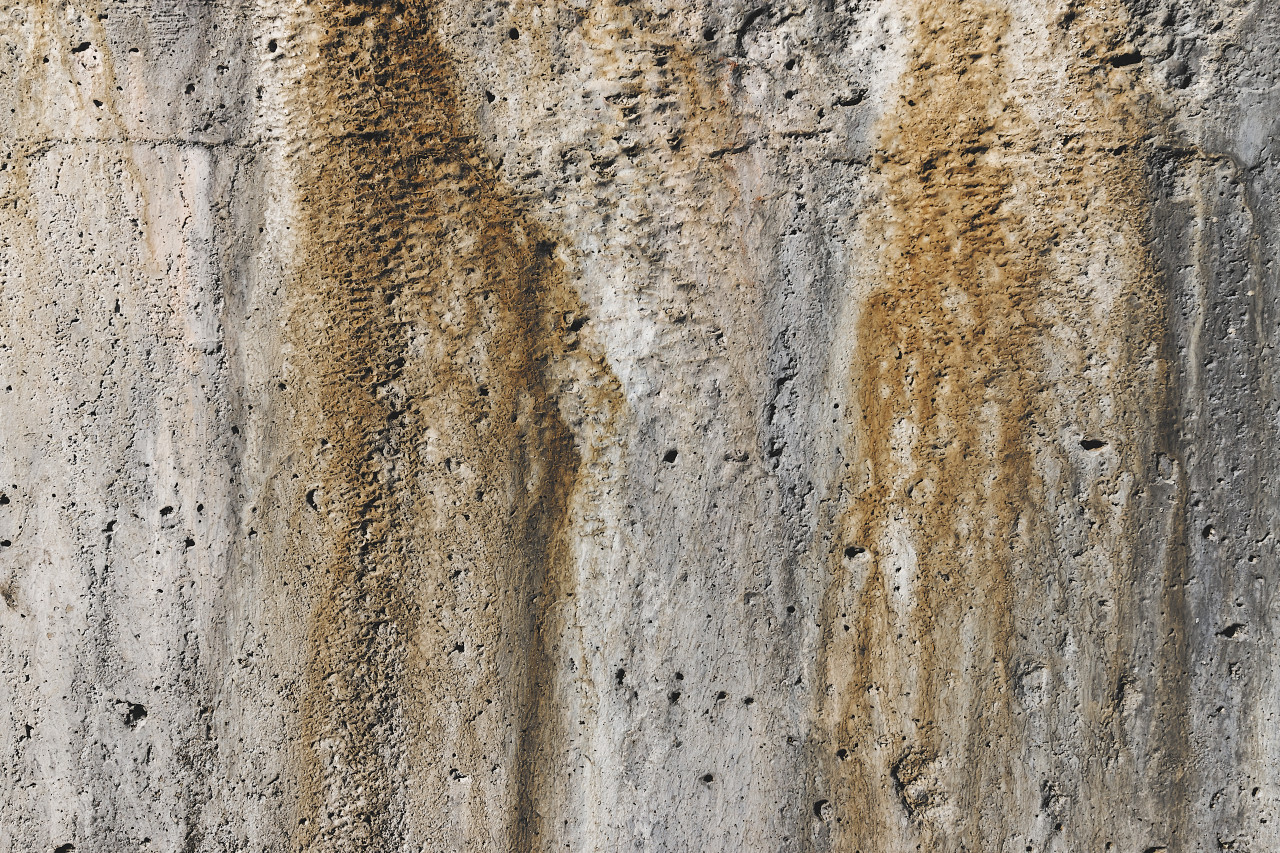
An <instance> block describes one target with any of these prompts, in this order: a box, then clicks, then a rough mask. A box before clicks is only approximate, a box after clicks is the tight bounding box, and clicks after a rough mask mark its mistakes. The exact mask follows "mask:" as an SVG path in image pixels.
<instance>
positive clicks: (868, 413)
mask: <svg viewBox="0 0 1280 853" xmlns="http://www.w3.org/2000/svg"><path fill="white" fill-rule="evenodd" d="M917 20H918V26H917V30H916V34H915V39H914V44H915V45H916V48H915V51H914V54H913V55H912V56H911V58H910V61H909V63H908V66H907V69H906V71H905V73H904V77H903V79H902V82H901V84H900V89H899V94H898V101H897V103H896V104H895V106H894V107H893V108H892V109H891V110H890V111H889V112H888V114H887V115H886V116H885V118H884V119H883V120H882V124H881V126H880V148H881V153H880V154H879V156H878V158H877V160H876V162H875V167H876V169H877V172H878V177H879V179H880V181H881V188H882V189H881V201H882V205H883V208H882V210H883V212H882V214H881V216H880V217H879V220H878V223H877V225H876V226H875V227H878V228H879V229H881V233H882V234H883V243H882V245H881V246H880V247H879V249H878V255H877V257H876V264H877V267H878V270H877V281H878V284H877V285H876V286H875V288H874V289H873V291H872V293H871V294H870V296H869V298H868V299H867V301H866V302H865V305H864V308H863V312H862V314H861V316H860V318H859V320H858V326H857V332H856V338H855V339H856V341H857V347H858V355H857V358H856V361H855V366H854V369H855V374H854V391H853V396H854V399H855V401H856V403H857V407H858V409H859V412H860V415H861V420H860V422H859V424H858V426H857V433H858V436H857V437H856V438H855V441H856V442H857V444H858V447H857V450H858V454H857V456H858V458H859V459H860V465H859V466H858V470H857V471H856V473H855V474H854V475H853V476H852V478H851V480H852V483H851V485H850V486H849V487H848V492H849V493H851V494H854V495H856V496H855V497H853V498H852V499H851V502H850V505H849V507H848V511H847V515H846V517H845V519H844V521H843V522H842V531H843V533H842V535H843V537H844V541H843V542H842V543H841V550H842V552H843V553H842V554H839V555H837V557H836V558H835V561H836V563H837V569H836V571H835V579H834V582H833V584H832V587H831V589H832V592H830V593H829V594H828V597H827V601H826V605H825V607H826V615H825V624H826V625H827V630H828V643H827V648H826V649H825V650H824V655H825V663H824V666H825V668H826V671H827V673H828V678H829V679H830V680H831V683H832V689H833V691H834V693H833V694H832V695H833V696H834V699H833V700H832V701H830V702H828V705H827V707H828V711H827V713H828V719H829V720H831V723H830V724H831V725H832V727H833V729H832V735H833V739H834V744H833V747H832V749H833V751H834V749H835V748H836V747H840V748H841V750H842V751H841V752H840V753H839V759H840V760H839V762H838V763H835V764H833V765H832V766H833V768H834V769H833V771H832V776H833V778H834V782H833V784H834V786H835V790H834V791H833V793H834V794H835V795H836V796H835V797H833V801H834V802H836V803H838V804H839V808H840V811H841V812H842V813H843V815H842V818H841V826H842V828H841V829H840V830H839V831H840V832H841V833H842V837H844V838H845V839H847V840H848V841H849V843H850V844H861V843H865V844H871V845H873V846H874V844H875V843H876V842H877V839H884V838H886V837H895V836H896V834H897V832H898V831H899V830H898V827H900V826H901V825H902V824H901V821H902V819H903V818H908V819H911V820H912V823H913V825H914V826H917V827H919V828H920V829H921V831H923V832H925V833H926V836H925V837H926V838H927V837H931V836H929V835H927V833H933V832H942V833H943V834H944V835H949V834H951V833H953V832H954V833H956V834H955V835H953V836H952V837H954V838H955V839H959V840H965V839H967V842H968V843H975V844H978V845H979V846H981V842H982V839H983V837H984V836H983V834H982V832H981V831H980V830H979V829H978V827H979V825H980V822H981V821H982V820H985V819H986V818H979V814H980V812H981V809H982V800H983V798H984V797H985V796H986V795H988V794H989V795H992V796H998V793H996V792H999V791H1001V790H1008V787H1007V784H1008V774H1009V766H1010V762H1011V761H1012V760H1013V758H1012V757H1011V756H1012V755H1013V754H1014V752H1016V749H1017V747H1018V745H1017V743H1016V742H1015V741H1016V731H1017V729H1016V723H1015V721H1014V720H1013V719H1012V714H1011V710H1010V707H1009V697H1008V694H1009V689H1008V686H1009V679H1010V677H1011V675H1012V673H1011V672H1010V669H1011V667H1012V666H1013V665H1014V663H1015V661H1014V657H1015V651H1016V650H1015V643H1016V641H1015V637H1014V627H1013V626H1014V618H1015V616H1014V613H1013V610H1014V607H1015V605H1016V602H1017V600H1018V595H1019V591H1018V589H1016V588H1015V585H1016V584H1019V583H1022V582H1023V581H1024V580H1025V577H1024V576H1023V575H1020V572H1025V571H1026V570H1027V568H1026V565H1033V564H1034V560H1030V561H1029V560H1028V557H1029V556H1031V555H1032V554H1033V552H1034V548H1035V546H1036V543H1037V542H1038V541H1045V540H1044V538H1043V537H1044V534H1045V530H1046V527H1045V526H1046V524H1047V523H1048V522H1047V520H1046V518H1045V509H1044V507H1045V506H1046V501H1047V499H1048V498H1047V496H1046V494H1045V493H1044V485H1043V484H1042V483H1041V481H1040V473H1039V470H1038V469H1037V467H1036V457H1035V455H1034V453H1035V451H1034V447H1035V437H1034V433H1035V432H1036V430H1037V428H1038V427H1037V425H1038V424H1040V423H1043V422H1044V420H1045V418H1046V417H1048V415H1047V414H1046V412H1044V411H1042V409H1041V404H1040V400H1039V397H1038V395H1039V394H1040V392H1042V391H1043V389H1044V388H1045V387H1046V385H1047V384H1048V382H1049V381H1050V380H1049V378H1048V376H1049V365H1048V363H1047V360H1046V354H1047V352H1048V350H1049V348H1050V347H1049V346H1048V345H1047V344H1046V343H1045V340H1044V336H1045V331H1044V330H1045V328H1046V327H1047V326H1048V325H1051V324H1052V323H1054V322H1055V318H1057V317H1060V316H1061V315H1062V314H1063V313H1064V312H1067V313H1069V312H1070V311H1071V310H1075V309H1074V308H1073V307H1072V306H1071V305H1066V304H1064V303H1066V302H1069V301H1070V300H1069V299H1067V298H1065V297H1063V296H1062V294H1063V293H1064V292H1069V291H1070V290H1071V282H1070V281H1063V280H1061V276H1062V271H1061V268H1060V265H1059V263H1058V262H1059V261H1060V258H1059V256H1058V251H1059V250H1058V246H1059V243H1060V241H1061V240H1062V239H1063V238H1064V236H1065V235H1068V234H1072V233H1073V232H1075V231H1076V230H1078V229H1079V228H1080V227H1089V226H1082V223H1085V222H1087V221H1088V220H1089V218H1090V217H1094V218H1096V219H1105V220H1107V221H1109V222H1111V223H1113V224H1114V223H1121V224H1119V225H1113V227H1115V228H1116V229H1117V230H1124V229H1125V228H1128V229H1130V230H1133V229H1140V228H1141V227H1142V225H1141V222H1142V221H1143V215H1144V210H1143V207H1142V204H1143V202H1142V199H1143V198H1145V197H1146V188H1145V186H1144V184H1143V180H1142V178H1141V170H1140V167H1139V165H1138V163H1137V162H1136V159H1135V158H1134V157H1133V156H1132V155H1131V154H1126V153H1124V152H1125V146H1126V145H1128V144H1132V143H1133V142H1134V140H1135V139H1136V138H1137V137H1138V136H1139V135H1140V134H1141V133H1143V132H1144V131H1145V125H1144V124H1143V121H1142V120H1141V118H1140V117H1139V116H1138V112H1139V111H1138V110H1136V108H1134V106H1133V104H1132V102H1131V101H1129V100H1127V99H1126V96H1124V95H1122V94H1117V92H1115V91H1109V90H1107V85H1106V83H1105V81H1099V80H1096V79H1093V78H1092V77H1091V76H1090V74H1089V73H1085V72H1082V71H1081V70H1080V69H1079V68H1073V69H1072V71H1071V75H1070V83H1069V86H1071V87H1075V88H1074V91H1073V92H1072V94H1073V96H1075V97H1078V98H1081V99H1082V100H1083V101H1087V102H1088V103H1087V106H1086V107H1083V108H1082V110H1081V112H1082V113H1083V114H1084V115H1083V118H1082V119H1080V120H1081V121H1082V122H1084V124H1085V128H1084V130H1085V133H1084V134H1083V135H1082V136H1080V137H1079V138H1076V139H1074V141H1073V140H1068V142H1067V144H1065V145H1062V144H1060V139H1061V138H1060V137H1058V140H1059V141H1058V142H1055V141H1052V140H1053V139H1054V137H1053V134H1052V132H1051V130H1050V132H1046V128H1044V127H1038V126H1037V123H1036V119H1034V118H1033V117H1031V116H1029V115H1028V114H1027V113H1026V111H1025V110H1024V109H1023V108H1021V107H1020V106H1019V101H1018V96H1017V94H1016V93H1015V92H1014V91H1013V89H1012V87H1011V85H1010V79H1009V74H1008V70H1007V67H1006V66H1007V59H1006V55H1007V54H1008V45H1007V43H1006V40H1007V39H1008V37H1009V32H1010V25H1011V16H1010V15H1009V13H1008V12H1006V11H1005V10H1004V9H1003V8H1001V7H1000V6H999V5H998V4H994V3H983V2H960V0H941V2H924V3H921V4H920V5H919V7H918V9H917ZM1090 20H1093V18H1090ZM1113 29H1114V28H1113ZM1072 38H1077V39H1083V40H1084V41H1085V42H1086V43H1087V42H1088V39H1089V36H1088V35H1087V34H1086V35H1084V36H1078V37H1077V36H1072ZM1061 47H1062V49H1063V50H1066V49H1068V46H1061ZM1069 47H1070V48H1072V49H1079V47H1080V45H1079V44H1071V45H1070V46H1069ZM1089 50H1093V51H1094V52H1095V53H1097V52H1099V51H1097V50H1096V46H1094V47H1091V48H1089ZM1086 52H1087V51H1086ZM1076 129H1077V130H1079V129H1080V128H1076ZM1055 145H1057V146H1058V147H1057V148H1056V149H1055V150H1054V151H1053V154H1052V156H1053V157H1056V158H1057V159H1058V162H1057V163H1052V162H1046V161H1048V160H1049V158H1050V156H1051V155H1050V149H1053V148H1054V146H1055ZM1116 152H1120V153H1119V154H1117V153H1116ZM1091 236H1092V235H1091ZM1135 242H1140V241H1135ZM1129 248H1132V249H1133V256H1134V260H1133V261H1132V264H1131V270H1130V272H1131V280H1130V281H1128V282H1127V283H1126V285H1125V286H1126V287H1127V288H1128V289H1129V294H1130V296H1137V297H1140V301H1141V304H1140V305H1139V307H1137V308H1133V309H1132V314H1131V316H1128V317H1127V318H1126V319H1125V320H1124V321H1123V324H1122V325H1125V324H1127V325H1125V327H1124V328H1120V327H1119V326H1117V327H1115V328H1112V329H1110V330H1108V333H1109V334H1110V335H1114V339H1116V340H1123V341H1126V344H1125V345H1126V346H1128V345H1129V344H1128V342H1129V341H1130V340H1132V339H1134V338H1137V339H1141V340H1143V341H1146V342H1148V343H1149V342H1150V340H1152V339H1155V338H1159V337H1160V333H1159V329H1160V327H1161V324H1162V322H1163V320H1162V312H1163V305H1162V303H1161V301H1160V299H1159V297H1158V296H1157V295H1156V293H1155V287H1154V280H1155V275H1154V272H1153V266H1152V263H1151V261H1150V259H1149V258H1148V257H1147V256H1146V254H1145V250H1144V249H1141V248H1134V246H1133V245H1132V244H1131V245H1130V247H1129ZM1055 277H1057V279H1058V280H1055ZM1125 304H1126V307H1130V306H1129V304H1128V303H1125ZM1077 307H1078V306H1077ZM1141 349H1142V347H1141V346H1138V347H1134V348H1132V349H1131V350H1130V351H1126V352H1125V353H1122V354H1121V355H1119V356H1118V359H1119V362H1120V365H1119V369H1118V370H1117V376H1118V378H1117V380H1116V383H1117V385H1118V386H1120V387H1117V388H1116V389H1115V390H1116V395H1117V397H1118V398H1119V400H1120V403H1119V409H1120V412H1119V414H1118V416H1117V418H1118V420H1120V421H1121V422H1124V421H1126V420H1127V421H1128V423H1129V425H1130V426H1135V425H1136V426H1137V427H1138V428H1139V430H1141V429H1142V428H1145V427H1144V424H1145V421H1146V420H1149V419H1151V418H1153V415H1152V413H1153V412H1155V413H1157V414H1156V415H1155V416H1154V417H1155V419H1156V420H1158V419H1159V415H1158V413H1159V412H1161V411H1164V410H1166V409H1167V401H1166V400H1165V395H1164V392H1163V390H1162V386H1161V384H1160V383H1159V382H1157V383H1156V384H1155V385H1154V386H1152V387H1149V388H1146V389H1141V388H1138V387H1137V386H1138V385H1139V383H1140V375H1146V376H1147V378H1150V374H1143V372H1142V370H1141V369H1139V368H1138V366H1137V365H1138V363H1139V362H1141V361H1142V360H1143V358H1144V357H1145V356H1144V355H1143V352H1139V351H1138V350H1141ZM1144 352H1145V350H1144ZM1136 455H1137V454H1136V453H1135V454H1133V457H1131V458H1129V459H1128V460H1127V461H1128V463H1129V464H1131V465H1132V466H1134V467H1135V468H1141V467H1142V466H1143V465H1145V462H1142V461H1138V460H1137V459H1136ZM1113 532H1114V531H1113ZM1123 558H1124V555H1118V559H1123ZM1020 561H1021V562H1020ZM1023 564H1026V565H1023ZM842 626H843V627H842ZM984 792H985V793H984ZM993 819H997V820H998V818H993ZM939 838H940V837H939ZM904 844H905V842H904Z"/></svg>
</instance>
